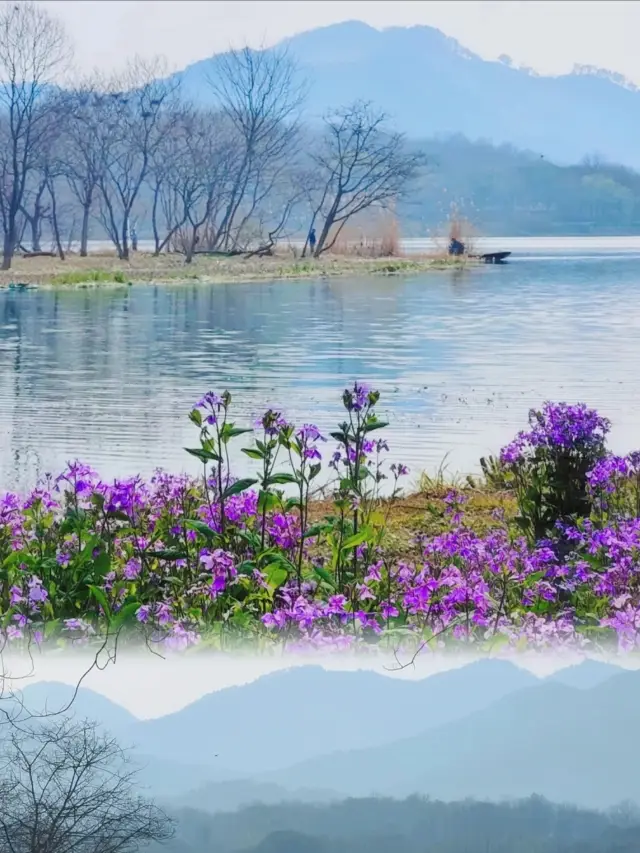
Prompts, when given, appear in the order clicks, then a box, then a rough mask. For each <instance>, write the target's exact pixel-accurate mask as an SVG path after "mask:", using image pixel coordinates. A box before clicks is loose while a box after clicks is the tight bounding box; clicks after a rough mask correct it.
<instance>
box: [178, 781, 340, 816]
mask: <svg viewBox="0 0 640 853" xmlns="http://www.w3.org/2000/svg"><path fill="white" fill-rule="evenodd" d="M183 790H185V791H188V793H186V794H184V795H183V796H180V797H175V796H173V797H171V798H167V802H168V804H169V805H170V806H171V807H172V808H173V809H176V808H179V807H182V808H190V809H198V810H199V811H202V812H209V813H211V814H217V813H218V812H232V811H236V810H237V809H241V808H246V807H247V806H252V805H256V804H258V803H259V804H261V805H277V804H280V803H289V802H297V803H312V804H318V803H331V802H335V801H337V800H341V799H342V797H341V796H340V794H337V793H336V792H335V791H329V790H326V789H320V788H312V787H309V788H296V789H295V791H292V790H289V789H287V788H283V787H282V786H281V785H273V784H270V783H268V782H255V781H253V780H251V779H238V780H229V779H227V780H225V781H224V782H215V783H205V784H203V785H201V786H200V787H198V788H195V789H194V790H191V789H190V788H189V787H188V786H187V787H185V788H184V789H183Z"/></svg>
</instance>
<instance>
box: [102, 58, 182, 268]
mask: <svg viewBox="0 0 640 853" xmlns="http://www.w3.org/2000/svg"><path fill="white" fill-rule="evenodd" d="M165 74H166V72H165V71H164V63H162V62H161V61H160V60H155V61H153V62H145V61H143V60H141V59H135V60H133V62H131V63H130V64H129V67H128V69H127V71H126V73H125V74H124V75H123V76H122V77H119V78H114V79H113V80H112V81H111V82H110V85H109V88H108V91H103V92H102V93H101V94H99V95H97V98H98V107H99V109H100V110H101V117H100V133H101V139H102V140H103V144H102V145H101V150H102V163H101V166H100V169H99V177H98V188H99V190H100V211H101V213H100V218H101V222H102V224H103V226H104V228H105V229H106V231H107V233H108V234H109V237H110V238H111V240H112V241H113V244H114V245H115V247H116V249H117V252H118V256H119V257H120V258H121V259H122V260H128V259H129V232H130V228H131V218H132V211H133V208H134V205H135V204H136V201H137V200H138V197H139V194H140V190H141V187H142V185H143V183H144V181H145V179H146V178H147V176H148V174H149V171H150V169H151V167H152V164H153V158H154V155H155V153H156V151H157V150H158V148H159V147H160V145H161V142H162V139H163V136H164V134H165V133H167V118H168V116H170V115H171V114H172V112H173V110H174V109H175V107H176V103H177V90H178V85H177V83H175V82H172V81H171V80H170V79H169V78H167V77H166V76H164V75H165Z"/></svg>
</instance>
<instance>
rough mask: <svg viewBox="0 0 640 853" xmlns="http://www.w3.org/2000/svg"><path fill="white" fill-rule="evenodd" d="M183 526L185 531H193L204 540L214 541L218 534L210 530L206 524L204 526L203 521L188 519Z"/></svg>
mask: <svg viewBox="0 0 640 853" xmlns="http://www.w3.org/2000/svg"><path fill="white" fill-rule="evenodd" d="M184 526H185V527H186V528H187V530H195V532H196V533H199V534H200V535H201V536H204V537H205V539H208V540H209V541H212V540H213V539H216V538H217V536H218V534H217V533H216V531H215V530H212V529H211V528H210V527H209V525H208V524H205V523H204V521H199V520H198V519H195V518H190V519H188V520H186V521H185V523H184Z"/></svg>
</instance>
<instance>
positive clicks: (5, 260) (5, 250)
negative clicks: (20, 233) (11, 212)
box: [2, 222, 16, 270]
mask: <svg viewBox="0 0 640 853" xmlns="http://www.w3.org/2000/svg"><path fill="white" fill-rule="evenodd" d="M15 227H16V226H15V223H14V222H12V223H11V224H10V225H9V228H8V230H7V232H6V233H5V235H4V243H3V246H2V269H3V270H10V269H11V261H12V260H13V251H14V247H15Z"/></svg>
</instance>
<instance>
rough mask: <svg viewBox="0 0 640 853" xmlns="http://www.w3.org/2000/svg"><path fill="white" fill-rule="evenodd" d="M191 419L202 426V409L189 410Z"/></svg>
mask: <svg viewBox="0 0 640 853" xmlns="http://www.w3.org/2000/svg"><path fill="white" fill-rule="evenodd" d="M189 420H190V421H191V422H192V423H194V424H195V425H196V426H198V427H201V426H202V413H201V411H200V409H193V410H192V411H191V412H189Z"/></svg>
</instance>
